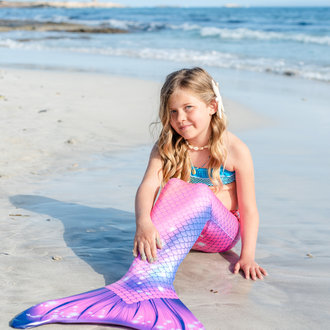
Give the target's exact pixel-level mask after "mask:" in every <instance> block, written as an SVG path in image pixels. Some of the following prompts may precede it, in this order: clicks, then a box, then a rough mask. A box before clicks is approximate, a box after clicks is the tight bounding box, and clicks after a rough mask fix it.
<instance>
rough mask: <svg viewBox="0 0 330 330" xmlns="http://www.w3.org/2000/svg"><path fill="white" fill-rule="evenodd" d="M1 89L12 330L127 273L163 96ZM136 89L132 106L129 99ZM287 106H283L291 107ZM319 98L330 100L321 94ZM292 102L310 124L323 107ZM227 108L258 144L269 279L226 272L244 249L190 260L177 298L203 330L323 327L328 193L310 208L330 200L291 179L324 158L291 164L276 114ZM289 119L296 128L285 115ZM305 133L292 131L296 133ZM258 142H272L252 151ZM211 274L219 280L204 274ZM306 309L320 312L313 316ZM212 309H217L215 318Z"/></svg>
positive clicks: (76, 83) (12, 75)
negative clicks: (40, 306) (54, 301)
mask: <svg viewBox="0 0 330 330" xmlns="http://www.w3.org/2000/svg"><path fill="white" fill-rule="evenodd" d="M1 77H2V81H3V82H5V84H2V93H3V97H2V99H1V102H2V105H1V113H2V116H3V118H2V120H1V123H2V127H1V131H2V136H3V139H2V146H1V149H2V150H3V154H4V155H5V156H6V157H5V158H4V161H3V162H2V164H1V170H2V172H1V180H2V196H3V198H2V199H1V204H2V205H1V212H2V221H1V227H2V228H1V229H2V230H1V235H2V237H1V242H2V248H1V267H2V271H1V274H2V275H1V277H2V281H1V283H2V292H3V293H4V296H5V300H3V306H2V317H1V323H2V324H1V328H3V329H6V328H9V327H8V326H7V324H8V321H9V320H10V319H11V318H12V317H13V316H14V315H15V314H16V313H19V312H20V311H22V310H24V309H25V308H27V307H29V306H30V305H33V304H35V303H37V302H40V301H43V300H47V299H50V298H55V297H62V296H63V297H64V296H69V295H72V294H75V293H80V292H84V291H88V290H92V289H94V288H98V287H101V286H104V285H105V284H109V283H111V282H113V281H115V280H117V279H119V278H120V277H121V276H122V275H123V274H124V273H125V271H126V270H127V268H128V266H129V264H130V262H131V261H132V256H131V244H132V240H133V237H134V226H135V223H134V222H135V220H134V207H133V205H134V195H135V192H136V189H137V187H138V184H139V183H140V180H141V178H142V176H143V172H144V169H145V166H146V164H147V160H148V154H149V151H150V148H151V145H152V142H153V138H152V136H151V135H150V132H149V127H148V126H149V123H150V122H152V121H155V120H156V115H157V104H158V99H157V96H158V92H159V88H160V84H159V82H156V81H154V82H152V81H142V80H139V79H136V78H127V77H119V76H107V75H101V74H93V73H82V72H61V71H55V72H53V71H43V70H26V69H25V70H17V69H16V70H13V69H5V70H2V71H1ZM282 79H286V78H282ZM287 79H289V78H287ZM288 82H289V80H288ZM127 90H130V93H129V94H130V95H131V97H129V98H125V97H123V96H124V95H125V94H126V93H127ZM318 90H319V92H321V89H320V88H319V89H318ZM17 91H20V92H19V93H17ZM324 91H325V90H324ZM320 94H321V93H320ZM250 95H251V96H253V93H251V94H250ZM265 96H266V95H265ZM320 96H322V95H317V96H316V98H317V99H318V103H317V104H318V108H317V109H314V111H315V113H318V112H321V114H322V111H321V110H322V98H321V97H320ZM283 97H285V98H286V99H288V95H285V96H283ZM322 97H323V101H325V97H326V95H325V94H324V95H323V96H322ZM294 98H295V99H296V102H297V103H298V104H299V105H300V104H301V105H302V106H303V107H302V108H300V109H299V111H302V113H305V112H304V107H305V108H306V109H307V108H308V107H307V105H306V103H307V102H311V103H314V101H315V100H314V97H313V96H311V97H310V98H308V100H307V99H306V100H305V101H302V100H301V95H295V97H294ZM267 102H269V99H268V100H267ZM225 104H226V105H227V106H226V109H227V112H228V116H229V118H232V119H231V120H232V122H233V123H234V122H235V123H236V125H237V126H235V125H234V124H233V125H232V128H231V129H232V131H234V132H237V133H236V134H238V135H239V136H241V137H242V138H244V140H245V141H246V140H248V142H249V141H250V143H249V145H251V148H252V152H253V154H254V156H255V157H254V158H255V167H256V187H257V199H258V203H259V208H260V213H261V227H260V234H259V241H258V249H257V260H258V262H259V263H260V264H262V265H263V266H264V267H265V268H266V269H267V270H268V272H269V273H270V275H269V277H267V278H266V279H265V280H264V281H258V282H255V283H252V281H246V280H244V279H243V278H242V277H241V276H240V275H236V276H234V275H233V274H232V272H231V268H230V267H232V265H233V263H234V261H235V260H236V259H237V257H238V255H239V246H236V247H235V248H234V249H233V250H232V251H230V252H227V253H222V254H204V253H197V252H191V253H190V254H189V255H188V257H187V258H186V259H185V260H184V262H183V264H182V265H181V266H180V268H179V271H178V275H177V278H176V281H175V287H176V290H177V292H178V295H179V297H180V298H181V299H182V300H183V302H184V303H185V304H187V306H189V308H190V309H191V310H192V311H193V313H194V314H195V315H196V316H197V317H198V318H199V319H200V320H202V322H203V323H204V325H205V326H206V329H219V328H218V325H217V324H218V322H220V321H221V322H222V324H223V326H221V328H224V329H229V328H234V329H241V328H246V327H245V324H246V322H251V324H252V325H251V327H248V328H251V329H252V328H253V329H261V328H263V329H276V328H279V327H281V328H287V329H289V328H292V322H293V321H294V322H295V323H296V324H297V327H296V328H297V329H298V328H299V329H303V328H304V329H307V328H309V327H311V326H313V319H314V318H316V319H317V320H318V323H319V324H321V325H322V322H324V323H323V324H324V326H325V325H326V324H327V322H328V317H329V315H328V313H327V307H326V306H327V304H328V301H327V299H326V296H324V295H323V294H324V292H325V291H326V290H325V289H326V288H329V280H328V276H327V275H326V274H327V273H328V270H329V268H328V266H327V263H325V262H326V260H327V258H328V257H329V255H328V252H327V251H328V249H327V246H328V245H329V243H328V241H327V240H326V237H327V236H326V233H328V227H327V226H326V220H327V214H326V210H327V208H328V204H327V202H328V200H327V197H326V196H323V197H322V194H321V193H319V195H317V196H315V195H314V198H313V197H312V196H309V197H308V198H307V195H308V191H309V190H310V188H312V187H313V186H317V187H318V189H320V192H321V191H323V190H322V189H323V188H322V182H317V181H315V178H312V177H310V176H306V174H304V173H301V171H302V167H305V169H306V170H307V172H308V168H309V166H310V164H309V163H308V162H306V164H301V165H300V167H298V168H296V169H294V168H293V167H292V166H294V163H295V161H296V160H295V159H296V157H298V160H299V159H300V158H301V157H304V158H305V157H306V160H307V159H308V158H311V159H310V162H313V159H314V157H313V155H312V154H309V153H311V152H313V151H314V152H315V150H312V149H311V147H312V145H310V146H309V147H308V145H307V147H306V144H304V147H303V148H302V149H301V150H298V149H295V150H294V151H293V150H291V146H290V144H292V141H291V142H290V143H289V142H288V141H289V140H286V141H287V142H286V143H287V149H285V148H284V149H283V147H284V145H282V144H281V140H280V139H279V140H278V141H277V142H276V143H275V142H274V141H273V142H271V139H272V138H274V137H273V136H272V134H269V133H268V134H267V133H265V131H268V132H269V131H270V130H272V129H273V130H275V128H274V126H276V125H278V128H277V129H279V128H280V127H281V128H282V129H283V131H285V126H286V125H284V124H283V123H282V124H281V125H280V124H279V123H278V122H277V123H276V124H274V122H273V121H272V120H271V113H269V115H268V116H265V115H263V116H261V115H258V112H257V111H255V112H253V111H252V110H251V109H250V108H248V107H244V106H239V105H240V103H238V102H233V101H231V100H227V99H225ZM292 104H293V103H292V100H291V103H290V105H291V107H292ZM323 105H324V106H325V103H324V104H323ZM257 110H258V109H257ZM323 110H324V109H323ZM281 111H285V109H282V110H281ZM279 114H280V111H279ZM291 115H292V116H293V114H291ZM235 116H236V117H235ZM286 118H287V121H288V120H289V119H290V115H286ZM234 119H235V121H234ZM319 119H321V118H318V120H319ZM300 121H304V120H300ZM300 121H299V120H296V125H297V126H298V127H299V125H300V124H299V122H300ZM239 123H240V124H239ZM291 124H292V123H290V125H291ZM309 125H312V121H310V123H309ZM321 128H322V127H321V126H320V127H319V132H318V134H320V135H322V130H321ZM286 134H287V135H288V134H289V133H288V132H287V133H286ZM291 134H292V132H291ZM260 136H262V137H263V139H264V141H263V143H260V141H259V142H258V141H256V139H258V137H259V138H260ZM293 136H294V134H292V136H291V138H292V137H293ZM282 138H283V139H286V138H287V136H286V137H285V135H284V136H282ZM265 139H266V140H267V145H265ZM318 142H320V141H318ZM269 143H271V146H272V147H273V149H272V148H270V145H269ZM286 143H284V144H286ZM9 146H10V147H9ZM277 146H280V148H278V147H277ZM319 147H321V145H319ZM265 149H266V150H265ZM267 149H268V150H267ZM269 149H271V151H270V150H269ZM279 156H280V159H281V158H282V157H286V162H285V163H286V164H288V163H287V162H288V160H289V161H291V162H292V163H293V164H292V166H290V167H288V166H287V165H286V166H285V165H284V164H283V165H282V166H281V165H280V163H281V161H279V160H276V158H278V157H279ZM270 159H271V161H269V160H270ZM282 159H283V158H282ZM326 161H327V162H328V161H329V156H327V159H326ZM326 164H329V163H323V165H322V164H319V163H318V164H314V167H313V168H314V170H317V171H322V172H323V173H324V171H325V172H326V171H329V170H328V169H324V168H323V169H319V168H317V167H315V166H326ZM272 171H273V173H272ZM274 172H275V173H274ZM314 173H315V172H314ZM299 175H302V178H303V179H304V180H303V182H300V179H301V178H300V177H299ZM325 177H326V175H325ZM279 178H281V180H279ZM279 181H281V182H279ZM323 184H324V182H323ZM297 185H298V186H297ZM290 189H291V190H290ZM324 189H325V187H324ZM299 190H300V193H298V191H299ZM305 194H306V195H305ZM305 200H309V201H311V202H310V203H308V204H306V203H305ZM314 212H315V214H316V216H317V219H315V216H314ZM279 217H280V219H279ZM309 226H312V227H313V230H309V229H308V228H310V227H309ZM283 228H285V230H284V229H283ZM118 237H121V239H118ZM321 246H322V249H321ZM54 259H55V260H54ZM210 268H211V269H212V272H208V271H207V270H208V269H210ZM316 279H317V280H316ZM210 290H214V291H218V293H217V294H215V293H212V292H211V291H210ZM307 296H308V297H311V296H312V297H314V299H316V300H317V301H319V303H318V304H317V303H315V304H314V305H313V306H310V305H305V304H304V303H303V298H304V297H307ZM322 297H323V298H322ZM297 304H298V305H297ZM214 306H217V307H218V310H219V312H218V313H216V314H215V313H214ZM289 307H290V308H289ZM261 311H262V315H261V314H260V313H261ZM237 313H239V314H240V316H241V318H240V319H238V318H237V317H236V314H237ZM279 315H282V319H279ZM47 327H49V328H50V329H64V328H66V327H68V326H64V325H49V326H47ZM72 328H73V329H82V328H86V329H98V328H100V329H102V326H98V327H97V326H95V325H84V326H81V325H73V326H72Z"/></svg>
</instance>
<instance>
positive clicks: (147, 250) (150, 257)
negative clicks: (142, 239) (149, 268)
mask: <svg viewBox="0 0 330 330" xmlns="http://www.w3.org/2000/svg"><path fill="white" fill-rule="evenodd" d="M144 251H145V253H146V256H147V259H148V261H149V262H153V261H154V259H153V257H152V254H151V250H150V246H149V244H146V245H145V247H144Z"/></svg>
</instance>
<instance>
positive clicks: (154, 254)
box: [150, 240, 157, 261]
mask: <svg viewBox="0 0 330 330" xmlns="http://www.w3.org/2000/svg"><path fill="white" fill-rule="evenodd" d="M150 249H151V256H152V258H153V261H156V259H157V248H156V240H154V241H153V242H152V244H151V245H150Z"/></svg>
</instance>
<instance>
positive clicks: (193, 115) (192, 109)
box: [168, 89, 217, 146]
mask: <svg viewBox="0 0 330 330" xmlns="http://www.w3.org/2000/svg"><path fill="white" fill-rule="evenodd" d="M168 109H169V112H170V124H171V126H172V127H173V129H174V130H175V131H176V132H177V133H178V134H180V135H181V136H182V137H183V138H184V139H186V140H188V141H189V143H190V144H192V145H194V146H204V145H206V144H207V143H208V140H209V136H210V133H211V127H210V122H211V117H212V115H213V114H214V113H215V112H216V111H217V108H216V102H211V103H210V105H207V104H206V103H205V102H204V101H203V100H201V99H200V98H199V97H198V95H196V94H194V93H193V92H190V91H189V90H188V89H177V90H175V91H174V93H173V94H172V95H171V97H170V99H169V103H168Z"/></svg>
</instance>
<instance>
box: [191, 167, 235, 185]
mask: <svg viewBox="0 0 330 330" xmlns="http://www.w3.org/2000/svg"><path fill="white" fill-rule="evenodd" d="M220 179H221V181H222V183H223V184H229V183H232V182H234V181H235V180H236V178H235V171H228V170H226V169H223V166H221V167H220ZM190 183H204V184H206V185H208V186H213V183H212V181H211V180H210V178H209V174H208V169H207V168H205V167H192V168H191V173H190Z"/></svg>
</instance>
